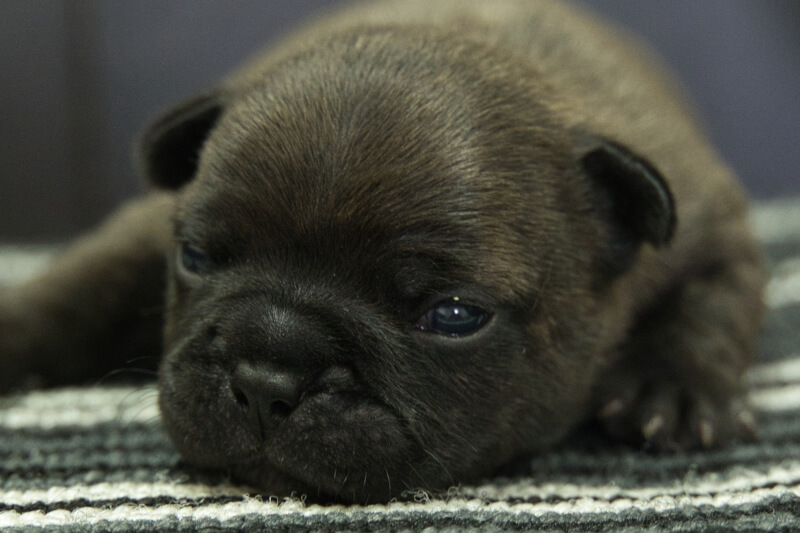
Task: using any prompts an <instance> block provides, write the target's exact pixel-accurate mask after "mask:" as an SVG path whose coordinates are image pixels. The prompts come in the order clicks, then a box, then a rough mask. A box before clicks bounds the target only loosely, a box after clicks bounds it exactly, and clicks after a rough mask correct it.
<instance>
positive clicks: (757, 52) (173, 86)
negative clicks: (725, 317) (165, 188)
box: [0, 0, 800, 242]
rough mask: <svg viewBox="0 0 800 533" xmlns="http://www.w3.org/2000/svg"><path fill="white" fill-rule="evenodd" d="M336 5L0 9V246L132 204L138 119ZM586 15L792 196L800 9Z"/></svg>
mask: <svg viewBox="0 0 800 533" xmlns="http://www.w3.org/2000/svg"><path fill="white" fill-rule="evenodd" d="M487 1H490V0H487ZM337 3H338V2H337V1H336V0H236V1H231V0H226V1H223V0H172V1H165V0H136V1H134V2H131V1H124V0H69V1H64V2H55V1H49V0H3V1H2V2H0V52H1V53H0V185H2V194H1V195H0V241H6V242H7V241H30V240H37V241H40V240H55V239H62V238H65V237H68V236H71V235H74V234H75V233H76V232H78V231H81V230H83V229H86V228H87V227H89V226H90V225H92V224H94V223H96V222H97V220H99V219H100V218H101V217H102V216H103V215H104V214H106V213H108V212H109V211H110V210H111V209H113V206H114V205H115V204H117V203H118V202H119V201H121V200H122V199H124V198H126V197H128V196H130V195H132V194H135V193H136V192H137V191H140V190H141V187H140V184H139V183H138V182H137V180H136V178H135V177H134V176H133V172H132V171H131V166H130V156H129V154H130V147H131V144H132V142H133V139H134V138H135V136H136V134H137V133H138V132H139V131H141V129H142V128H143V127H144V125H145V124H146V123H147V121H148V120H149V119H151V118H152V117H153V116H154V115H155V114H157V113H158V112H159V111H160V110H163V109H165V108H167V107H169V106H170V105H172V104H174V103H176V102H179V101H181V100H183V99H185V98H187V97H189V96H191V95H192V94H194V93H197V92H199V91H202V90H203V89H205V88H207V87H210V86H212V85H213V84H214V83H215V81H216V80H218V79H219V78H220V77H221V76H222V75H224V74H225V73H226V72H228V71H229V70H230V69H231V68H232V67H233V66H235V65H236V64H237V63H238V62H239V61H241V59H242V58H244V57H245V56H247V55H248V54H250V53H251V52H253V51H254V50H256V49H258V48H259V47H260V46H262V45H264V44H266V43H268V42H269V41H271V40H273V39H275V38H277V37H279V36H280V34H281V33H282V32H285V31H288V30H289V29H290V28H291V27H292V25H294V24H296V23H297V22H298V21H299V20H301V19H303V18H304V17H307V16H308V15H310V14H314V13H317V12H319V11H320V10H321V9H322V8H325V7H327V6H332V5H335V4H337ZM583 3H588V4H591V5H593V6H594V7H596V8H597V9H598V10H599V11H601V12H603V13H606V14H607V15H609V16H610V17H611V18H613V19H615V20H617V21H619V22H620V23H621V24H624V25H627V26H629V27H631V28H633V29H635V30H636V31H637V32H638V33H640V34H641V35H643V36H645V37H646V38H647V39H648V40H649V41H650V42H651V43H652V44H653V46H654V47H656V48H657V49H658V50H659V51H660V52H661V53H662V55H664V56H665V57H666V59H667V62H668V63H669V64H670V65H671V66H672V67H673V69H674V70H676V71H678V73H679V75H680V76H681V77H682V78H683V79H684V81H685V83H686V85H687V87H688V89H689V91H690V93H691V94H692V96H693V97H694V98H695V100H696V101H697V102H698V104H699V105H698V107H699V108H700V109H701V112H702V114H703V116H704V118H705V119H706V121H707V123H708V124H709V128H710V130H711V133H712V137H713V138H714V140H715V141H716V143H717V145H718V146H719V147H720V150H721V151H722V153H723V155H724V156H725V157H726V158H727V160H728V161H729V162H730V163H731V164H732V165H733V166H734V168H735V169H736V170H737V171H738V172H739V174H740V175H741V177H742V180H743V181H744V182H745V184H746V186H747V187H748V189H749V190H750V191H751V193H752V194H753V195H754V196H757V197H761V198H767V197H774V196H780V195H789V194H797V193H800V175H799V174H800V133H798V131H800V97H798V95H800V54H798V52H797V51H798V50H800V2H798V1H797V0H771V1H770V2H758V1H755V0H749V1H740V2H731V1H729V0H702V1H700V2H698V1H697V0H671V1H670V2H660V1H657V0H584V2H583Z"/></svg>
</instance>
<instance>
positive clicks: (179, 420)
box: [161, 369, 425, 502]
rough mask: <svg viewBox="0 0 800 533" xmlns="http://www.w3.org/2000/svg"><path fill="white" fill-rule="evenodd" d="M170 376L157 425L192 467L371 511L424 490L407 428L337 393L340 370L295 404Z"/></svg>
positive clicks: (224, 384)
mask: <svg viewBox="0 0 800 533" xmlns="http://www.w3.org/2000/svg"><path fill="white" fill-rule="evenodd" d="M167 374H168V375H170V379H169V380H164V379H162V381H161V406H162V412H163V415H164V420H165V424H166V427H167V430H168V433H169V434H170V437H171V438H172V440H173V442H174V443H175V445H176V447H177V448H178V450H179V451H180V452H181V454H182V455H183V456H184V458H185V459H187V460H188V461H189V462H192V463H195V464H197V465H199V466H207V467H208V466H210V467H215V468H220V467H221V468H225V469H229V470H230V471H231V472H232V474H233V476H234V478H235V479H237V480H238V481H241V482H245V483H247V484H250V485H253V486H255V487H258V488H260V489H263V490H264V491H267V492H269V493H270V494H277V495H286V494H291V493H296V494H301V493H306V494H307V495H308V496H309V497H312V498H319V497H323V496H324V497H328V498H331V497H332V498H334V499H338V500H347V501H358V502H368V501H373V502H374V501H386V500H388V499H389V498H391V497H393V496H396V495H398V494H400V493H401V492H403V491H404V490H406V489H409V488H412V487H416V486H420V485H423V484H425V480H423V479H422V478H421V477H420V476H419V475H418V474H417V473H416V472H417V469H416V468H415V467H416V466H417V465H418V463H419V462H420V459H421V457H422V453H421V446H420V445H419V444H418V443H417V441H416V439H414V438H413V436H412V432H411V431H409V430H408V428H407V425H406V423H405V422H404V421H403V420H404V419H403V418H402V417H401V416H400V415H399V414H398V413H396V412H395V410H394V409H392V408H391V407H390V406H389V405H388V404H386V403H385V402H383V401H382V400H381V399H379V398H378V397H376V396H375V395H374V394H371V393H370V392H369V391H368V390H366V389H365V388H364V387H363V386H359V385H354V384H353V383H352V382H351V381H348V385H347V386H344V380H343V378H342V375H343V374H345V373H343V372H342V371H341V369H334V370H333V371H332V372H329V376H328V379H326V380H322V381H321V382H320V383H321V384H315V385H314V386H312V387H310V388H308V389H307V390H305V391H304V392H303V394H302V395H301V396H300V397H299V398H297V399H291V398H289V397H288V396H286V395H277V394H276V393H275V391H274V390H273V391H272V392H270V393H269V394H268V395H267V396H264V391H263V390H260V391H257V390H256V389H253V388H252V386H248V387H238V386H236V385H233V386H232V385H231V381H230V380H227V379H224V378H222V377H221V376H220V375H219V374H217V373H208V372H202V373H198V372H192V371H185V370H181V371H178V372H177V373H171V372H169V373H167ZM233 383H234V384H235V383H237V382H236V381H233ZM278 388H280V387H278ZM278 396H285V397H281V398H280V399H276V398H277V397H278ZM265 397H267V398H269V400H265Z"/></svg>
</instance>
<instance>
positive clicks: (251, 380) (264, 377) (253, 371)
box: [231, 362, 304, 433]
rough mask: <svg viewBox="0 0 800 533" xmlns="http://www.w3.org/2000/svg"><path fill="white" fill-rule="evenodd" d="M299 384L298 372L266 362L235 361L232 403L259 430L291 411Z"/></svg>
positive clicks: (298, 396)
mask: <svg viewBox="0 0 800 533" xmlns="http://www.w3.org/2000/svg"><path fill="white" fill-rule="evenodd" d="M303 387H304V384H303V379H302V376H301V375H300V374H299V373H297V372H293V371H291V370H288V369H284V368H280V367H276V366H273V365H269V364H266V363H259V364H252V363H246V362H242V363H239V365H238V366H237V367H236V371H235V372H234V374H233V377H232V379H231V391H232V392H233V397H234V399H235V400H236V403H237V404H238V405H239V407H240V408H241V409H242V410H243V411H245V413H246V414H247V417H248V419H249V421H250V423H251V424H253V425H254V427H256V428H258V429H259V430H260V431H261V432H262V433H263V431H264V430H267V429H272V428H274V427H275V426H276V425H277V424H278V423H279V422H280V421H281V420H283V419H284V418H286V416H288V415H289V413H291V412H292V410H293V409H294V408H295V407H296V406H297V404H298V403H299V402H300V397H301V396H302V393H303Z"/></svg>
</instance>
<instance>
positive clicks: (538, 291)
mask: <svg viewBox="0 0 800 533" xmlns="http://www.w3.org/2000/svg"><path fill="white" fill-rule="evenodd" d="M552 99H553V97H552V95H549V94H548V91H547V90H546V88H545V87H544V86H543V84H542V83H541V82H540V80H539V79H538V77H537V75H536V73H535V72H533V71H531V70H528V69H527V68H526V67H524V66H523V64H522V63H520V62H518V61H516V60H515V59H514V58H512V57H506V56H504V55H503V54H502V53H500V52H498V51H494V50H487V49H486V48H485V47H481V46H478V45H473V44H470V43H468V42H456V43H455V44H454V38H453V37H441V38H432V37H430V36H426V37H422V36H415V35H413V33H409V32H403V33H393V32H391V31H388V30H386V31H376V32H373V33H362V34H360V35H358V36H347V35H345V36H341V37H338V38H335V39H331V40H329V41H328V42H326V43H324V46H323V45H321V46H318V47H315V48H314V49H312V50H309V51H306V52H304V53H300V54H298V55H296V56H293V57H291V58H290V59H286V60H283V61H282V62H277V63H275V64H272V65H270V66H269V67H261V68H259V67H255V68H253V69H251V70H250V71H249V72H248V73H247V75H245V76H243V77H241V78H239V79H237V81H235V82H232V83H230V84H228V85H227V86H224V87H223V88H222V89H220V90H219V91H218V92H216V93H214V94H211V95H208V96H204V97H201V98H199V99H197V100H194V101H192V102H190V103H189V104H187V105H185V106H183V107H181V108H179V109H178V110H176V111H174V112H172V113H170V114H168V115H167V116H166V117H164V118H163V119H162V120H161V121H159V122H158V123H157V124H156V125H155V126H154V127H153V128H152V129H151V131H150V132H149V133H148V134H147V135H146V136H145V138H144V141H143V145H142V154H143V161H144V166H145V170H146V172H147V174H148V176H149V177H150V179H151V180H152V181H153V182H154V183H156V184H157V185H159V186H161V187H165V188H171V189H175V190H176V195H177V197H178V198H177V209H176V213H175V250H174V257H173V258H172V260H171V261H170V265H171V266H170V271H171V272H170V284H169V295H168V322H167V326H166V334H165V342H166V348H165V358H164V360H163V364H162V368H161V373H160V389H161V407H162V412H163V415H164V419H165V423H166V427H167V429H168V431H169V433H170V435H171V437H172V439H173V440H174V442H175V444H176V446H177V447H178V449H179V450H180V452H181V453H182V454H183V455H184V457H185V458H186V459H187V460H189V461H192V462H195V463H198V464H201V465H206V466H212V467H223V468H229V469H231V471H232V472H233V473H234V474H235V475H236V476H237V477H238V478H240V479H242V480H245V481H248V482H250V483H254V484H256V485H259V486H261V487H263V488H264V489H265V490H267V491H271V492H289V491H298V492H303V491H305V492H307V493H308V494H309V495H310V496H315V495H317V494H322V495H326V496H329V497H330V496H332V497H335V498H340V499H345V500H355V501H378V500H386V499H388V498H390V497H392V496H394V495H397V494H399V493H401V492H402V491H404V490H407V489H412V488H416V487H427V488H441V487H446V486H448V485H450V484H454V483H457V482H460V481H465V480H470V479H474V478H475V477H477V476H480V475H484V474H487V473H490V472H491V471H492V470H493V469H496V468H497V467H498V466H499V465H501V464H503V463H505V462H507V461H508V460H510V459H513V458H514V457H515V456H517V455H519V454H521V453H528V452H532V451H536V450H538V449H541V448H543V447H545V446H547V445H549V444H551V443H552V442H553V441H555V440H556V439H558V438H560V437H561V436H563V434H564V433H565V432H566V431H567V430H569V429H570V427H571V426H572V425H574V423H575V422H576V421H577V420H579V419H580V417H581V416H582V415H583V412H582V409H583V405H584V403H585V401H586V397H587V394H588V392H589V389H590V387H591V382H592V379H593V377H594V374H595V370H594V369H595V367H596V366H597V364H598V359H599V354H598V353H597V351H598V349H597V340H598V338H599V336H600V335H601V334H602V332H601V331H599V330H600V327H601V324H602V321H601V320H600V319H599V318H598V317H599V315H601V314H602V313H603V310H604V308H603V295H604V294H605V291H607V290H608V287H609V286H611V285H612V284H613V281H614V279H615V278H616V277H618V276H619V275H621V274H622V273H623V272H624V271H625V269H627V268H628V267H629V265H630V264H631V262H632V261H633V260H634V258H635V255H636V251H637V248H638V247H639V245H640V244H641V243H642V242H643V241H649V242H650V243H652V244H656V245H657V244H660V243H662V242H664V241H666V240H667V239H668V238H669V236H670V233H671V231H672V224H673V214H672V205H671V199H670V196H669V192H668V190H667V189H666V186H665V184H664V182H663V181H662V179H661V178H660V177H659V176H658V174H657V173H656V172H655V171H654V170H653V169H651V168H650V167H649V166H648V165H646V164H645V163H643V162H642V161H640V160H639V159H637V158H636V157H635V156H633V155H632V154H631V153H629V152H628V151H627V150H626V149H624V148H622V147H620V146H617V145H614V144H611V143H608V142H605V141H602V140H601V139H599V138H596V137H594V136H592V135H590V134H588V133H587V132H576V131H575V129H574V128H567V127H566V126H564V123H563V121H562V120H560V119H559V117H558V116H557V115H556V113H555V112H554V111H552V109H553V108H554V107H557V106H553V105H552Z"/></svg>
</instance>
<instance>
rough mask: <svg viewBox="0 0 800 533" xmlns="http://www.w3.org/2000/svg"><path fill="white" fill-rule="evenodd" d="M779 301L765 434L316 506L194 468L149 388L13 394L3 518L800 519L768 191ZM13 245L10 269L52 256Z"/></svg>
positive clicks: (795, 404)
mask: <svg viewBox="0 0 800 533" xmlns="http://www.w3.org/2000/svg"><path fill="white" fill-rule="evenodd" d="M753 218H754V224H755V226H756V228H757V230H758V233H759V235H760V237H761V239H762V240H763V242H764V244H765V246H766V249H767V251H768V254H769V257H770V266H771V268H772V271H773V279H772V281H771V283H770V285H769V288H768V291H767V295H766V297H767V301H768V303H769V306H770V309H771V311H770V314H769V317H768V320H767V324H766V331H765V335H764V340H763V342H762V346H761V354H760V360H759V362H758V364H757V365H756V366H755V368H753V370H752V371H751V372H750V374H749V376H748V378H747V379H748V381H749V383H750V384H751V391H752V392H751V394H750V397H751V400H752V402H753V404H754V406H755V407H756V408H757V411H758V415H759V421H760V440H758V441H757V442H754V443H743V444H738V445H734V446H731V447H729V448H727V449H724V450H719V451H713V452H707V453H691V454H679V455H653V454H649V453H645V452H642V451H639V450H635V449H630V448H618V447H614V446H606V447H600V448H592V449H591V451H587V450H586V449H585V448H578V447H573V448H567V449H563V450H559V451H555V452H553V453H549V454H547V455H544V456H541V457H536V458H534V459H532V460H531V461H530V462H529V464H527V465H524V466H523V467H522V469H521V472H522V473H519V474H515V476H514V477H503V478H496V479H491V480H488V481H486V482H485V483H484V484H481V485H476V486H460V487H456V488H453V489H451V490H449V491H448V492H447V493H444V494H426V493H424V492H419V493H415V494H408V495H407V496H406V497H405V498H404V499H402V500H401V501H396V502H392V503H389V504H387V505H369V506H319V505H307V504H305V503H304V501H303V498H302V497H298V498H285V499H279V498H271V497H269V495H266V494H259V493H257V492H252V491H249V490H248V489H247V488H246V487H241V486H236V485H233V484H230V483H227V482H225V481H224V480H219V479H216V480H215V479H209V478H208V477H204V476H203V475H201V474H198V473H193V472H192V471H190V470H188V469H186V468H184V467H182V465H181V464H180V463H179V457H178V455H177V454H176V453H175V451H174V450H173V449H172V447H171V446H170V444H169V442H168V441H167V439H166V437H165V435H164V433H163V431H162V428H161V426H160V421H159V414H158V409H157V406H156V392H155V389H154V388H152V387H151V386H147V387H116V388H100V387H96V388H84V389H62V390H56V391H50V392H35V393H30V394H27V395H24V396H17V397H12V398H3V399H0V529H1V530H3V531H34V530H36V531H40V530H42V531H59V532H72V531H167V530H171V531H207V532H212V531H221V530H237V531H262V530H269V531H306V530H316V531H418V530H423V529H426V530H427V531H463V530H481V531H491V530H541V531H609V530H614V531H619V530H622V531H625V530H630V531H641V530H643V529H645V530H659V531H662V530H663V531H687V530H700V529H702V530H719V531H780V530H787V531H788V530H797V529H800V200H783V201H775V202H771V203H769V204H763V205H760V206H758V207H757V208H756V210H755V212H754V217H753ZM45 257H46V256H45V254H43V253H40V252H38V251H36V250H30V249H6V251H5V252H3V253H0V265H2V268H0V280H6V281H7V280H11V279H13V278H16V277H19V275H20V273H21V272H29V271H30V270H31V269H32V268H36V267H37V266H38V265H41V264H42V263H43V262H45V261H46V258H45Z"/></svg>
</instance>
